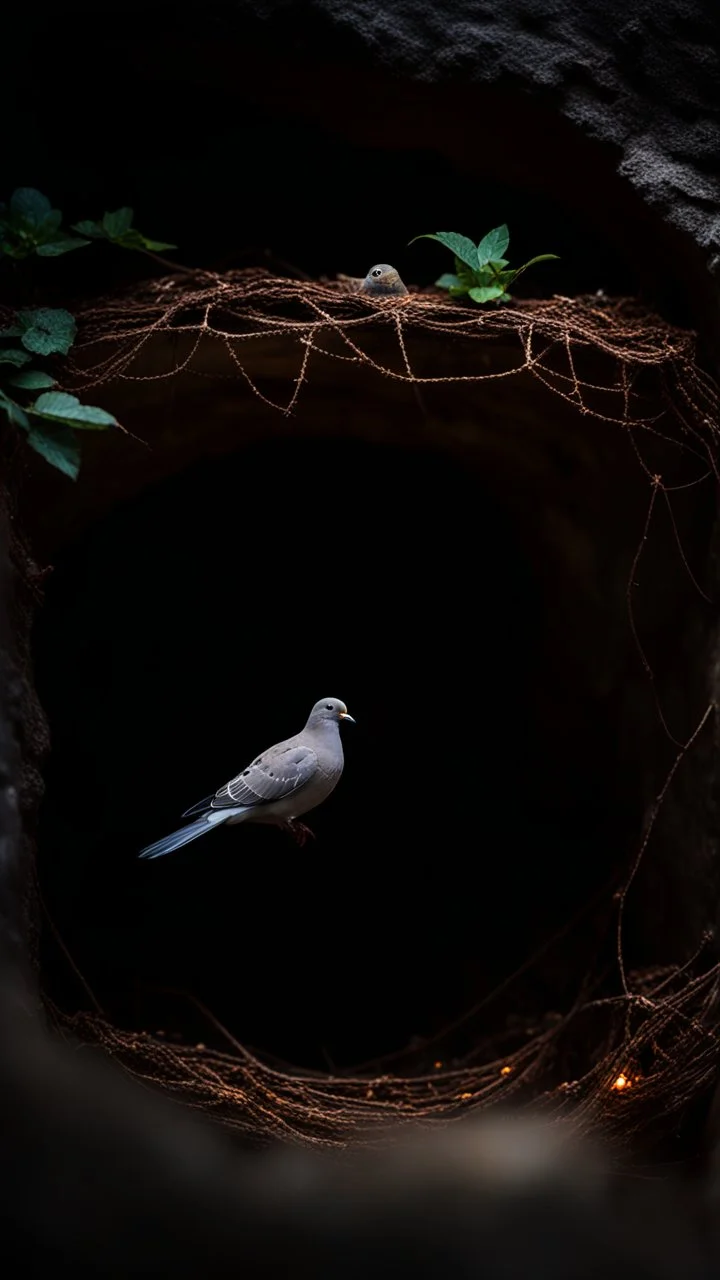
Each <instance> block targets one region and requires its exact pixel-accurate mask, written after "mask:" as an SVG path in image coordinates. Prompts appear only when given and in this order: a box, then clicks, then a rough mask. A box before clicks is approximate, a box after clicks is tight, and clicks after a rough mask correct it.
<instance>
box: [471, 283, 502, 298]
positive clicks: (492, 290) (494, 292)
mask: <svg viewBox="0 0 720 1280" xmlns="http://www.w3.org/2000/svg"><path fill="white" fill-rule="evenodd" d="M504 292H505V291H504V289H502V288H500V286H499V285H496V284H489V285H483V286H482V287H480V288H477V289H469V290H468V293H469V294H470V297H471V298H472V300H473V302H492V301H493V299H494V298H501V297H502V296H503V293H504Z"/></svg>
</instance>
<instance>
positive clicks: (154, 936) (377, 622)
mask: <svg viewBox="0 0 720 1280" xmlns="http://www.w3.org/2000/svg"><path fill="white" fill-rule="evenodd" d="M281 451H282V452H281ZM327 473H330V474H332V475H334V476H337V477H338V478H339V482H340V483H339V485H338V493H337V496H336V499H335V500H334V501H333V502H332V503H328V501H327V500H326V496H325V495H323V496H322V498H321V500H317V497H316V484H315V478H316V477H317V475H318V474H327ZM258 527H261V528H262V529H263V532H264V550H263V552H262V553H257V554H256V555H255V556H254V558H253V563H252V572H251V573H248V572H247V571H246V570H247V568H248V565H247V560H246V556H245V554H244V552H245V550H246V548H247V546H248V545H249V543H250V542H251V539H252V537H253V535H254V533H255V531H256V530H257V529H258ZM298 529H301V530H302V535H303V537H302V545H303V546H304V548H305V549H306V550H305V552H304V554H303V555H302V556H298V557H287V556H285V555H282V554H281V552H282V551H283V549H284V548H286V546H287V537H288V531H289V530H296V531H297V530H298ZM239 566H244V567H239ZM329 600H330V601H332V602H333V603H328V601H329ZM546 608H547V605H546V602H545V601H544V597H543V593H542V592H541V590H540V589H539V586H538V584H537V582H536V581H535V578H534V575H533V572H532V570H531V567H530V561H529V558H528V554H527V550H526V548H524V547H523V545H522V540H521V539H520V538H519V537H518V535H517V532H516V531H514V530H513V527H512V525H511V524H510V522H509V520H508V518H507V517H506V515H505V514H504V513H503V511H502V510H501V508H500V507H499V506H498V504H497V502H496V501H494V500H493V498H492V497H491V496H490V494H489V493H488V492H486V491H485V490H484V489H483V488H482V485H479V484H478V476H477V474H475V473H473V472H470V471H468V470H464V469H463V467H461V466H460V465H458V464H457V463H454V462H451V461H449V460H447V459H446V458H444V457H442V456H439V455H437V454H434V453H431V452H427V453H421V452H417V453H409V452H408V451H403V450H397V449H390V448H381V447H377V446H369V445H365V444H359V443H357V442H355V443H350V442H343V441H342V440H339V439H333V440H330V441H324V442H318V441H310V440H307V439H305V440H301V441H298V442H296V443H289V442H284V443H282V444H280V443H279V442H278V441H272V440H271V441H268V442H267V443H266V444H262V445H256V446H253V447H248V448H247V449H245V450H244V451H243V452H242V453H239V454H237V455H236V456H234V457H233V458H231V459H223V460H222V461H221V462H220V463H219V464H217V463H203V464H200V465H198V466H196V467H194V468H193V469H192V470H190V471H188V472H186V473H185V474H183V475H181V476H179V477H176V478H174V479H172V480H169V481H166V482H164V483H163V484H162V485H160V486H158V487H157V488H155V489H153V490H150V491H147V492H146V493H144V494H143V495H142V496H141V497H139V498H137V499H136V500H134V501H132V502H131V503H128V504H127V505H126V506H124V507H123V508H121V509H118V510H117V511H116V512H115V513H114V514H112V515H110V516H108V517H106V518H105V520H104V521H103V522H102V523H100V524H98V525H97V526H96V527H94V528H92V529H91V530H89V531H88V532H87V534H86V535H85V536H84V537H83V538H82V539H81V540H80V541H79V542H78V543H77V544H76V545H75V546H73V547H72V548H71V549H70V550H68V551H67V552H66V553H65V554H64V555H63V557H62V558H61V559H60V560H58V561H57V563H56V568H55V572H54V574H53V575H52V578H51V581H50V583H49V588H48V593H47V603H46V606H45V608H44V610H43V613H42V616H41V619H40V623H39V626H38V630H37V637H36V638H37V646H36V648H37V667H38V680H39V686H40V691H41V696H42V698H43V700H44V705H45V707H46V709H47V712H48V715H49V718H50V723H51V727H52V736H53V751H52V756H51V759H50V761H49V765H48V770H47V797H46V801H45V805H44V812H43V821H42V831H41V842H40V845H41V847H40V872H41V879H42V884H43V889H44V894H45V898H46V901H47V904H48V907H49V910H50V912H51V914H52V916H53V919H54V921H55V924H56V925H57V927H58V928H59V930H60V932H61V934H62V936H63V938H64V941H65V943H66V945H67V946H68V948H69V949H70V951H71V953H72V955H73V957H74V959H75V961H76V963H77V965H78V966H79V968H80V969H81V971H82V972H83V974H84V975H85V977H86V978H87V980H88V981H89V982H90V984H91V986H92V987H93V989H94V991H95V993H96V995H97V997H98V999H99V1000H100V1001H101V1003H102V1005H103V1007H104V1008H105V1009H106V1010H107V1012H108V1013H109V1014H110V1015H111V1016H112V1017H113V1018H115V1019H116V1020H117V1021H118V1022H120V1023H121V1024H125V1025H131V1026H135V1027H147V1028H149V1029H151V1030H156V1029H158V1028H163V1029H165V1030H167V1029H168V1027H171V1028H174V1029H176V1030H179V1031H180V1032H181V1033H182V1034H185V1035H189V1036H194V1037H196V1038H200V1039H203V1040H206V1041H207V1039H208V1034H209V1032H208V1028H207V1025H206V1024H204V1023H203V1020H202V1017H201V1016H200V1015H199V1014H198V1013H197V1010H196V1009H195V1008H194V1007H193V1006H192V1005H191V1003H190V1002H189V1000H188V999H187V996H188V995H192V996H194V997H197V998H198V999H200V1000H201V1001H202V1002H203V1003H204V1004H205V1005H206V1006H207V1007H208V1008H209V1009H210V1010H211V1011H212V1012H213V1014H214V1015H215V1016H216V1017H217V1018H219V1019H220V1021H221V1022H222V1023H223V1024H225V1025H226V1026H227V1027H228V1028H229V1029H230V1030H231V1031H232V1033H233V1035H234V1036H236V1037H237V1038H238V1039H240V1040H242V1041H243V1042H245V1043H246V1044H250V1045H253V1046H255V1047H257V1048H260V1049H262V1050H265V1051H268V1052H271V1053H274V1054H277V1055H279V1056H281V1057H282V1058H284V1059H286V1060H289V1061H292V1062H294V1063H296V1064H303V1065H308V1066H313V1067H320V1068H323V1067H326V1066H327V1064H328V1062H331V1063H332V1064H334V1065H343V1064H346V1065H347V1064H354V1063H358V1062H361V1061H363V1060H367V1059H370V1058H373V1057H374V1056H376V1055H378V1054H382V1053H386V1052H390V1051H393V1050H396V1049H399V1048H402V1047H403V1046H405V1045H407V1043H408V1042H409V1041H410V1040H411V1039H412V1038H413V1037H428V1036H431V1035H433V1034H435V1033H437V1032H438V1031H439V1030H441V1029H442V1028H443V1027H444V1026H445V1025H446V1024H447V1023H448V1022H450V1021H452V1020H453V1019H455V1018H457V1017H458V1016H459V1015H460V1014H462V1013H463V1011H464V1010H466V1009H467V1008H468V1006H470V1005H472V1004H473V1003H474V1002H476V1001H478V1000H479V999H482V998H483V997H485V996H486V995H488V994H489V993H490V992H491V991H492V990H493V989H494V988H496V987H497V985H498V984H499V983H502V982H503V981H504V979H506V978H507V977H508V975H509V974H511V973H512V972H513V971H514V970H515V969H516V968H517V967H518V966H520V965H522V964H523V963H524V962H525V961H526V960H527V958H528V956H530V955H531V954H532V953H533V951H534V949H536V948H538V946H539V945H540V944H541V943H543V942H544V940H546V939H547V938H548V936H549V935H551V934H552V932H553V931H554V930H556V929H558V928H560V927H561V926H562V925H564V924H565V923H566V922H567V920H568V919H569V918H570V917H571V916H572V914H573V912H575V911H576V910H577V908H578V906H579V905H580V906H582V904H583V903H585V902H586V901H587V900H588V898H590V897H591V896H592V894H593V892H594V891H595V890H596V889H597V886H598V884H599V883H601V882H602V881H603V880H604V879H605V878H606V876H607V866H606V865H605V863H606V859H607V854H606V853H603V850H604V849H606V848H607V847H608V831H609V829H612V830H613V831H614V832H615V834H616V835H617V826H618V823H619V822H620V819H619V818H618V812H617V809H616V808H613V787H614V785H615V784H614V781H613V773H612V767H613V751H612V746H611V736H610V735H611V732H612V726H611V717H610V713H609V710H608V708H607V707H606V706H604V705H603V704H599V705H597V706H595V705H593V706H591V705H590V704H587V705H585V704H582V703H580V704H578V705H576V702H577V700H575V702H573V691H572V690H571V689H570V688H568V689H564V690H562V689H561V691H560V695H559V699H558V704H557V705H558V706H562V704H563V702H567V703H568V704H571V703H572V704H573V706H574V711H573V714H574V716H575V723H576V730H575V732H574V736H573V737H572V741H571V743H570V745H569V747H568V748H567V749H566V750H565V751H564V753H563V754H560V748H558V747H557V745H553V744H557V743H559V742H560V743H561V742H562V741H563V735H562V734H551V735H548V732H547V728H548V726H547V725H546V724H545V723H544V722H543V718H542V715H541V714H539V713H538V711H537V707H538V697H537V694H538V689H539V687H540V685H541V684H542V682H543V680H544V679H546V678H547V677H546V673H545V671H544V663H545V660H546V655H545V647H544V646H545V641H544V632H545V627H546V622H547V619H546V616H545V611H546ZM323 694H325V695H328V694H331V695H332V696H333V697H337V698H341V699H342V700H343V701H345V702H346V704H347V706H348V710H349V711H350V713H351V715H353V716H354V717H355V719H356V721H357V724H356V725H355V726H353V725H350V726H343V728H342V731H341V732H342V738H343V742H344V744H345V750H346V768H345V773H344V776H343V778H342V780H341V782H340V784H339V786H338V787H337V789H336V791H335V792H334V794H333V795H332V796H331V797H330V799H329V800H328V801H326V803H325V804H324V805H322V806H321V807H320V808H319V809H317V810H316V811H314V812H312V813H310V814H308V815H307V818H306V820H307V822H308V824H309V825H310V827H311V828H312V830H313V832H314V833H315V835H316V840H315V841H314V842H310V843H309V844H306V845H305V846H304V847H303V848H302V849H300V848H298V846H297V845H296V844H295V843H294V842H293V840H292V839H291V838H290V837H289V836H288V835H287V834H286V833H285V832H283V831H281V830H277V829H274V828H272V827H253V826H250V825H243V826H239V827H238V826H236V827H232V828H227V829H220V830H213V831H211V832H210V833H209V834H207V835H206V836H204V837H203V838H202V839H200V840H198V841H196V842H194V843H192V844H190V845H189V846H187V847H185V848H183V849H181V850H179V851H177V852H175V853H173V854H172V855H169V856H167V857H164V858H162V859H159V860H157V861H154V862H150V863H147V862H143V861H138V858H137V853H138V851H139V850H140V849H141V848H142V847H143V845H144V844H147V843H149V842H150V841H153V840H156V839H158V838H160V837H161V836H163V835H165V834H166V833H168V832H170V831H172V830H174V829H175V828H176V827H178V826H181V825H182V820H181V818H180V815H181V814H182V813H183V811H184V810H185V809H186V808H187V807H188V806H189V805H191V804H193V802H194V801H195V800H196V799H197V798H198V797H200V796H203V795H206V794H208V793H211V792H213V791H214V790H215V789H216V788H217V787H219V786H221V785H222V784H223V783H224V782H225V781H227V780H228V779H229V778H230V777H231V776H233V775H234V774H236V773H237V772H238V771H239V770H241V769H242V768H243V766H244V765H245V764H246V763H247V761H248V760H249V759H253V758H255V756H256V753H257V751H258V748H262V747H263V746H265V747H267V746H268V745H270V744H271V743H274V742H277V741H279V740H280V739H282V738H284V737H287V736H289V735H290V734H293V733H295V732H297V731H298V730H299V729H300V728H301V727H302V725H303V723H304V721H305V719H306V717H307V715H308V713H309V711H310V708H311V707H312V705H313V704H314V703H315V701H316V700H317V699H318V698H321V697H322V696H323ZM578 706H579V709H578ZM548 776H553V777H554V778H555V781H556V783H558V785H557V786H556V787H554V788H550V790H549V791H548V789H547V788H546V786H545V785H544V782H543V779H546V778H547V777H548ZM613 824H614V825H613ZM613 847H618V842H617V841H615V844H614V845H613ZM603 859H605V862H604V861H603ZM591 935H592V928H591V927H588V926H587V922H586V929H585V935H584V942H585V944H586V945H587V946H589V947H590V948H592V945H593V944H592V937H591ZM574 959H575V961H576V962H577V963H578V964H581V963H582V958H581V957H579V956H578V954H577V953H575V954H574ZM45 963H46V982H48V983H49V986H50V990H51V994H55V995H56V996H59V997H60V998H62V999H63V1000H64V1001H65V1003H66V1004H72V1002H73V1001H75V1002H76V1003H77V1002H78V1001H79V1002H80V1003H82V997H81V994H80V993H79V992H78V989H77V987H76V986H75V985H74V982H75V980H74V978H73V977H72V975H71V973H70V972H69V970H67V969H66V968H63V960H62V957H61V956H59V954H57V953H56V952H55V950H54V946H53V944H52V940H51V939H49V938H48V940H47V941H46V961H45ZM553 964H554V968H553V969H552V970H543V971H542V972H541V976H540V977H538V976H537V975H536V976H535V977H534V978H533V982H535V983H536V985H535V987H531V988H527V987H526V988H524V991H525V994H524V996H523V997H522V998H523V999H526V1000H529V1001H535V1007H542V1008H548V1007H553V1003H552V1002H553V1001H555V1000H561V999H562V998H563V992H567V991H568V990H570V989H572V987H573V984H575V983H576V981H577V977H578V973H577V971H576V970H575V969H573V966H572V964H569V963H564V962H560V961H558V957H557V954H555V956H554V959H553ZM538 983H539V985H537V984H538ZM169 992H172V994H169ZM494 1016H495V1012H493V1017H494Z"/></svg>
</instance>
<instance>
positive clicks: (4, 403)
mask: <svg viewBox="0 0 720 1280" xmlns="http://www.w3.org/2000/svg"><path fill="white" fill-rule="evenodd" d="M0 409H4V410H5V413H6V414H7V416H8V418H9V419H10V422H14V423H15V426H16V427H22V428H23V430H24V431H29V430H30V423H29V421H28V417H27V414H26V412H25V410H24V409H21V408H20V405H19V404H16V403H15V401H14V400H11V399H10V396H6V395H5V392H4V391H0Z"/></svg>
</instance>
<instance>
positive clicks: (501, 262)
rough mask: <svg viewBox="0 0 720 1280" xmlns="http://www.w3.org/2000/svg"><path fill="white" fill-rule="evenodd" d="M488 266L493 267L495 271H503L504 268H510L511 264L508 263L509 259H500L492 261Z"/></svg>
mask: <svg viewBox="0 0 720 1280" xmlns="http://www.w3.org/2000/svg"><path fill="white" fill-rule="evenodd" d="M488 266H489V267H493V268H494V269H495V271H502V269H503V267H509V266H510V263H509V262H508V260H507V258H498V259H497V261H495V262H494V261H492V260H491V261H490V262H489V263H488Z"/></svg>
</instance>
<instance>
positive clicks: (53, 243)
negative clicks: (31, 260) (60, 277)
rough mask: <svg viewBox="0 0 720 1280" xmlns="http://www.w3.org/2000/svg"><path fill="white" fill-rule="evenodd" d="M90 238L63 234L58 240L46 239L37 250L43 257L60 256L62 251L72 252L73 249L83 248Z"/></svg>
mask: <svg viewBox="0 0 720 1280" xmlns="http://www.w3.org/2000/svg"><path fill="white" fill-rule="evenodd" d="M89 243H90V241H89V240H80V239H78V238H77V237H76V236H62V237H60V238H59V239H57V240H46V241H45V242H44V244H39V245H38V246H37V249H36V250H35V252H36V253H37V254H39V256H40V257H41V258H59V257H60V254H61V253H70V250H71V249H82V247H83V245H84V244H89Z"/></svg>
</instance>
